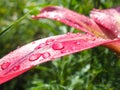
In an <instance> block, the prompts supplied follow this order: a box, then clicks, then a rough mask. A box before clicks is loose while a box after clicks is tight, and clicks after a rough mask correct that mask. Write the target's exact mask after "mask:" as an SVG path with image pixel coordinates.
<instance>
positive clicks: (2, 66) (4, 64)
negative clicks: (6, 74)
mask: <svg viewBox="0 0 120 90" xmlns="http://www.w3.org/2000/svg"><path fill="white" fill-rule="evenodd" d="M10 64H11V63H10V62H6V63H3V64H2V65H1V69H3V70H4V69H6V68H8V66H9V65H10Z"/></svg>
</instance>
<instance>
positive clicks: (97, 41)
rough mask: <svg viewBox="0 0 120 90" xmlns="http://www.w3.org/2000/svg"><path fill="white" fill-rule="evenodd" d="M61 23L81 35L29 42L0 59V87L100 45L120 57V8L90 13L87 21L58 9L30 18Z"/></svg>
mask: <svg viewBox="0 0 120 90" xmlns="http://www.w3.org/2000/svg"><path fill="white" fill-rule="evenodd" d="M32 18H34V19H39V18H49V19H53V20H57V21H60V22H63V23H65V24H67V25H69V26H72V27H74V28H76V29H79V30H82V31H83V32H85V33H70V32H69V33H67V34H64V35H58V36H51V37H48V38H44V39H40V40H36V41H33V42H31V43H29V44H27V45H24V46H22V47H20V48H19V49H16V50H15V51H12V52H10V53H9V54H7V55H6V56H4V57H3V58H1V59H0V84H2V83H5V82H6V81H8V80H10V79H12V78H14V77H16V76H18V75H20V74H22V73H24V72H26V71H28V70H30V69H31V68H32V67H34V66H36V65H38V64H41V63H44V62H47V61H51V60H54V59H55V58H58V57H62V56H65V55H68V54H71V53H75V52H79V51H83V50H86V49H90V48H93V47H96V46H100V45H103V46H105V47H107V48H110V49H112V50H113V51H115V52H117V53H118V54H120V8H119V7H118V8H111V9H106V10H97V9H94V10H92V11H91V14H90V17H86V16H84V15H81V14H78V13H76V12H74V11H71V10H68V9H65V8H63V7H58V6H49V7H46V8H44V9H42V10H41V11H40V14H38V15H37V16H33V17H32Z"/></svg>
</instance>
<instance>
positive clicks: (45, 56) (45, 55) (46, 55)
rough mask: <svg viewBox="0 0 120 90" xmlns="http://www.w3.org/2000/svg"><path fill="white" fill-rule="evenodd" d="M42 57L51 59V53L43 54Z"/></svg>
mask: <svg viewBox="0 0 120 90" xmlns="http://www.w3.org/2000/svg"><path fill="white" fill-rule="evenodd" d="M42 57H43V58H44V59H46V58H48V57H50V53H49V52H45V53H43V54H42Z"/></svg>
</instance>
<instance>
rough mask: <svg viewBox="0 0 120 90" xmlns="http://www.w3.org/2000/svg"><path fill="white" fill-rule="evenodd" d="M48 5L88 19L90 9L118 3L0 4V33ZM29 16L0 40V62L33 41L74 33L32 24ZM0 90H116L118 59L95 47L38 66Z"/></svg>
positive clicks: (41, 0)
mask: <svg viewBox="0 0 120 90" xmlns="http://www.w3.org/2000/svg"><path fill="white" fill-rule="evenodd" d="M48 5H58V6H63V7H66V8H69V9H71V10H74V11H76V12H78V13H81V14H84V15H89V13H90V10H92V9H93V8H100V9H104V8H110V7H116V6H119V5H120V1H119V0H0V32H2V31H3V30H4V29H5V28H7V26H9V25H10V24H11V23H13V22H15V21H16V20H17V19H19V18H20V17H22V16H23V15H25V14H26V13H27V12H28V11H30V10H32V9H33V8H36V10H37V9H39V10H40V9H42V8H43V7H45V6H48ZM36 12H37V11H34V12H33V13H36ZM31 15H32V14H29V15H27V17H26V18H24V19H23V20H22V21H21V22H19V23H17V24H15V25H13V26H14V27H13V28H12V29H10V30H9V31H7V32H6V33H4V34H3V35H1V36H0V58H2V57H3V56H4V55H5V54H7V53H8V52H10V51H12V50H14V49H16V48H18V47H20V46H22V45H24V44H26V43H29V42H31V41H33V40H37V39H40V38H44V37H48V36H53V35H58V34H64V33H67V32H78V30H76V29H74V28H71V27H69V26H66V25H64V24H62V23H60V22H57V21H52V20H48V19H41V20H32V19H31ZM0 90H120V59H119V57H117V56H116V55H115V54H114V53H113V52H112V51H110V50H108V49H106V48H104V47H97V48H94V49H90V50H86V51H83V52H78V53H75V54H71V55H68V56H64V57H62V58H58V59H56V60H55V61H51V62H47V63H44V64H41V65H38V66H36V67H35V68H33V69H32V70H30V71H28V72H26V73H24V74H22V75H20V76H18V77H16V78H15V79H13V80H11V81H9V82H7V83H5V84H2V85H0Z"/></svg>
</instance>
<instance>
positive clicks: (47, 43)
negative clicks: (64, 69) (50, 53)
mask: <svg viewBox="0 0 120 90" xmlns="http://www.w3.org/2000/svg"><path fill="white" fill-rule="evenodd" d="M54 41H55V39H48V40H46V42H45V43H46V45H49V44H52V43H53V42H54Z"/></svg>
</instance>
